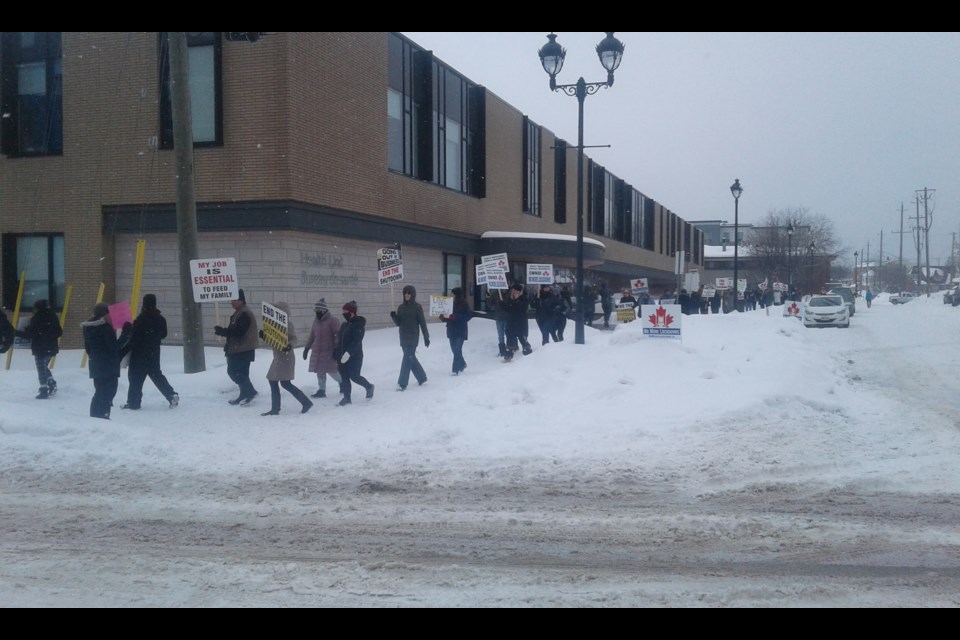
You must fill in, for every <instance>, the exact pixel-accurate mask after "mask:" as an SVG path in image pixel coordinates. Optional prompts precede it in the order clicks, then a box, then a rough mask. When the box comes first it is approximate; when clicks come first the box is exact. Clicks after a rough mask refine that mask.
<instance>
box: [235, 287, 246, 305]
mask: <svg viewBox="0 0 960 640" xmlns="http://www.w3.org/2000/svg"><path fill="white" fill-rule="evenodd" d="M238 293H239V297H238V298H237V300H239V301H240V302H246V301H247V297H246V296H245V295H243V289H240V291H239V292H238Z"/></svg>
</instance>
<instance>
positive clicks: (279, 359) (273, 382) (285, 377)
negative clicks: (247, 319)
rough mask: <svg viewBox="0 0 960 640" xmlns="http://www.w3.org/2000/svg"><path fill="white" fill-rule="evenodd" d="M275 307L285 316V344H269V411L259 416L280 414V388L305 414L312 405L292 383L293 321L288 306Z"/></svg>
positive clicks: (295, 370) (294, 368) (295, 335)
mask: <svg viewBox="0 0 960 640" xmlns="http://www.w3.org/2000/svg"><path fill="white" fill-rule="evenodd" d="M275 306H276V307H277V308H278V309H280V310H281V311H283V312H284V313H285V314H287V341H286V342H287V343H286V345H285V346H283V347H280V346H279V345H278V344H276V343H273V342H272V343H271V346H272V347H273V362H271V363H270V369H269V370H268V371H267V381H269V383H270V411H266V412H264V413H261V414H260V415H262V416H276V415H279V414H280V387H283V388H284V389H286V390H287V391H289V392H290V395H292V396H293V397H294V398H296V399H297V400H298V401H299V402H300V407H301V409H300V413H306V412H307V411H310V408H311V407H312V406H313V403H312V402H310V399H309V398H307V396H306V394H305V393H304V392H303V391H301V390H300V388H299V387H297V386H296V385H295V384H293V382H292V380H293V378H294V377H295V376H296V374H297V358H296V356H295V355H294V354H293V348H294V347H295V346H297V333H296V331H295V330H294V328H293V321H292V320H291V319H290V305H288V304H287V303H286V302H278V303H276V305H275ZM259 333H260V339H261V340H263V336H264V334H263V331H260V332H259Z"/></svg>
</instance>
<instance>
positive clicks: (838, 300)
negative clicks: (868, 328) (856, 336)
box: [802, 294, 850, 329]
mask: <svg viewBox="0 0 960 640" xmlns="http://www.w3.org/2000/svg"><path fill="white" fill-rule="evenodd" d="M802 320H803V326H805V327H841V328H843V329H846V328H848V327H849V326H850V311H849V309H848V307H847V303H846V302H844V300H843V298H842V297H840V296H838V295H834V294H827V295H820V296H810V299H809V300H807V302H806V304H804V305H803V316H802Z"/></svg>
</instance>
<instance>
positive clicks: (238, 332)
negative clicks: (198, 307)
mask: <svg viewBox="0 0 960 640" xmlns="http://www.w3.org/2000/svg"><path fill="white" fill-rule="evenodd" d="M238 293H239V297H238V298H237V299H236V300H231V301H230V306H232V307H233V315H232V316H230V324H229V325H227V326H226V327H221V326H216V327H214V328H213V332H214V333H215V334H217V335H218V336H223V337H225V338H226V339H227V343H226V344H225V345H223V353H224V355H225V356H226V357H227V375H228V376H230V379H231V380H233V381H234V382H235V383H236V384H237V386H239V387H240V395H239V396H237V397H236V398H235V399H233V400H230V404H233V405H237V404H249V403H250V401H251V400H253V398H254V397H255V396H256V395H257V390H256V389H255V388H254V387H253V383H252V382H250V365H251V363H253V361H254V360H255V359H256V357H257V346H258V345H259V344H260V343H259V341H258V340H257V335H258V331H257V318H256V316H254V315H253V311H251V309H250V307H248V306H247V298H246V296H245V295H244V293H243V289H240V291H239V292H238Z"/></svg>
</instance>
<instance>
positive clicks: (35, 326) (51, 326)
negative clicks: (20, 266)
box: [14, 299, 63, 400]
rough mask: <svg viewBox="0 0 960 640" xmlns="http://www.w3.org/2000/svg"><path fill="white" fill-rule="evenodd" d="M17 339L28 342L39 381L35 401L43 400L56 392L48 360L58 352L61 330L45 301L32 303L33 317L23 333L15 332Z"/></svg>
mask: <svg viewBox="0 0 960 640" xmlns="http://www.w3.org/2000/svg"><path fill="white" fill-rule="evenodd" d="M14 333H15V334H16V336H17V337H19V338H26V339H28V340H29V341H30V352H31V353H32V354H33V362H34V364H35V365H36V366H37V378H38V379H39V380H40V392H39V393H38V394H37V400H45V399H46V398H49V397H50V396H52V395H53V394H55V393H56V392H57V381H56V380H54V379H53V374H52V373H50V360H51V359H52V358H53V356H55V355H57V353H59V352H60V336H62V335H63V329H62V328H61V327H60V321H59V320H58V319H57V314H55V313H54V312H53V310H52V309H51V308H50V305H49V304H48V303H47V301H46V300H43V299H41V300H37V301H35V302H34V303H33V317H31V318H30V323H29V324H28V325H27V328H26V329H24V330H23V331H19V330H15V331H14Z"/></svg>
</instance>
